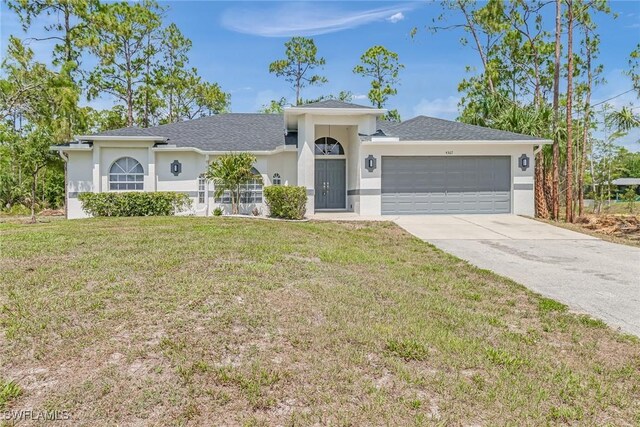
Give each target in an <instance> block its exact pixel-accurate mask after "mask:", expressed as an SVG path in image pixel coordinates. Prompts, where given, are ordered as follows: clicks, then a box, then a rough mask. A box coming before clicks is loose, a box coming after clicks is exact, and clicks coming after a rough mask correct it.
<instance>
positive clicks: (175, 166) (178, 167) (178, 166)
mask: <svg viewBox="0 0 640 427" xmlns="http://www.w3.org/2000/svg"><path fill="white" fill-rule="evenodd" d="M171 173H172V174H173V175H174V176H178V175H180V173H182V163H180V162H179V161H177V160H174V161H173V163H171Z"/></svg>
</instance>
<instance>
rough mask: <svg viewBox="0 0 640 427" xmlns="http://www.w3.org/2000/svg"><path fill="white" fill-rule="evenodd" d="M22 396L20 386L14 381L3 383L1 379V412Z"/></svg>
mask: <svg viewBox="0 0 640 427" xmlns="http://www.w3.org/2000/svg"><path fill="white" fill-rule="evenodd" d="M21 394H22V390H21V389H20V386H19V385H18V384H16V383H15V382H13V381H3V380H2V379H0V411H2V410H4V409H5V408H6V407H7V405H8V404H9V403H10V402H11V401H12V400H14V399H17V398H18V396H20V395H21Z"/></svg>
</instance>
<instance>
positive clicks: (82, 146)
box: [49, 143, 93, 151]
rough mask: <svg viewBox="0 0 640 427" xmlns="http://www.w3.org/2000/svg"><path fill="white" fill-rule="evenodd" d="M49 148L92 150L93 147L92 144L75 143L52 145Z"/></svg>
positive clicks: (53, 149) (58, 149)
mask: <svg viewBox="0 0 640 427" xmlns="http://www.w3.org/2000/svg"><path fill="white" fill-rule="evenodd" d="M49 149H50V150H51V151H91V150H93V147H92V146H91V145H90V144H82V143H74V144H69V145H52V146H51V147H49Z"/></svg>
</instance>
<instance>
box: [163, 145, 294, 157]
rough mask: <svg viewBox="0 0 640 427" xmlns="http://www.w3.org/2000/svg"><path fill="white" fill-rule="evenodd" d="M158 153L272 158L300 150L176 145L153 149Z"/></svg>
mask: <svg viewBox="0 0 640 427" xmlns="http://www.w3.org/2000/svg"><path fill="white" fill-rule="evenodd" d="M151 150H152V151H155V152H156V153H170V152H175V151H192V152H196V153H198V154H202V155H210V156H221V155H224V154H229V153H239V152H241V153H249V154H253V155H254V156H271V155H273V154H278V153H282V152H286V151H291V152H297V151H298V148H297V147H295V146H293V145H280V146H278V147H276V148H274V149H273V150H202V149H200V148H196V147H176V146H175V145H169V146H163V147H154V148H152V149H151Z"/></svg>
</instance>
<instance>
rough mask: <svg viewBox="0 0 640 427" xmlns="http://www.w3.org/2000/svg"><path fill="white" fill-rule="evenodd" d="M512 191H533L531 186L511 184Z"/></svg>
mask: <svg viewBox="0 0 640 427" xmlns="http://www.w3.org/2000/svg"><path fill="white" fill-rule="evenodd" d="M513 189H514V190H533V184H513Z"/></svg>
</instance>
